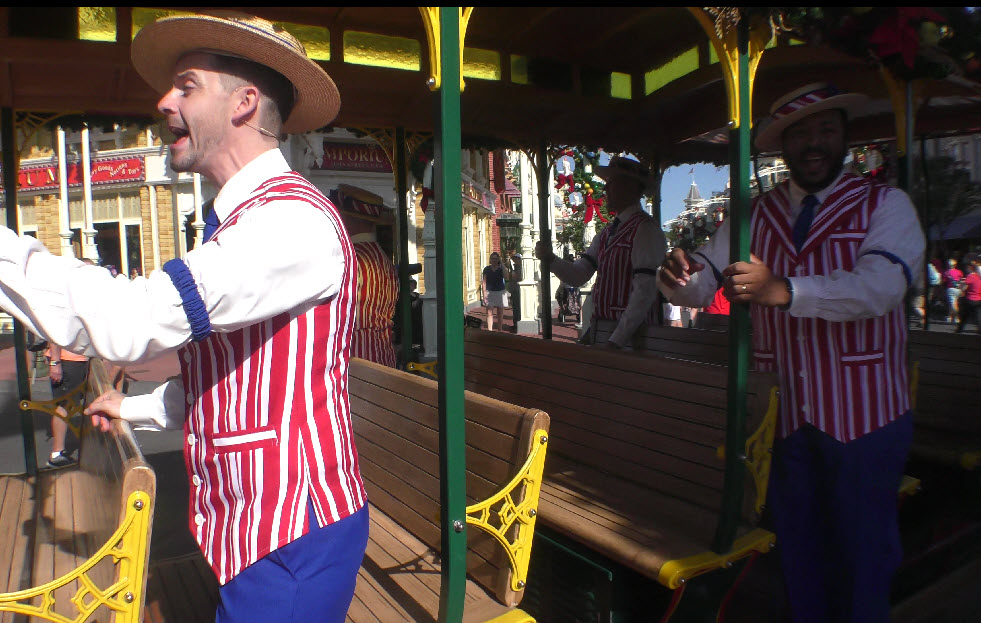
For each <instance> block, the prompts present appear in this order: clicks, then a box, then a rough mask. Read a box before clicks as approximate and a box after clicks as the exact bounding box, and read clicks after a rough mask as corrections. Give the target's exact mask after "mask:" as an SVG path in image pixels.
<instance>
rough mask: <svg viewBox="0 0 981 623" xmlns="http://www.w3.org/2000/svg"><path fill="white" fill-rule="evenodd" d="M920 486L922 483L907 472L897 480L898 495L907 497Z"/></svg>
mask: <svg viewBox="0 0 981 623" xmlns="http://www.w3.org/2000/svg"><path fill="white" fill-rule="evenodd" d="M921 488H922V483H921V482H920V479H919V478H916V477H915V476H910V475H908V474H904V475H903V479H902V480H901V481H899V496H900V497H909V496H911V495H914V494H916V493H919V492H920V489H921Z"/></svg>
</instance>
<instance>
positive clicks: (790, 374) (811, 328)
mask: <svg viewBox="0 0 981 623" xmlns="http://www.w3.org/2000/svg"><path fill="white" fill-rule="evenodd" d="M890 191H891V189H890V188H889V187H887V186H884V185H882V184H879V183H876V182H871V181H869V180H866V179H863V178H861V177H858V176H855V175H851V174H846V175H843V176H842V178H841V179H840V180H839V182H838V185H837V186H835V188H834V189H833V191H832V192H831V194H830V195H829V196H828V197H827V199H825V201H824V203H823V204H822V206H821V208H820V210H819V211H818V212H817V214H816V216H815V218H814V221H813V223H812V225H811V230H810V233H809V234H808V236H807V240H806V242H805V243H804V246H803V248H802V249H801V252H800V254H799V255H798V254H797V251H796V250H795V248H794V244H793V236H792V230H793V223H792V222H791V221H790V216H789V214H790V212H789V209H788V207H789V204H790V190H789V186H788V184H787V183H784V184H782V185H780V186H778V187H777V188H775V189H774V190H772V191H771V192H769V193H767V194H765V195H763V196H762V197H759V198H758V199H757V200H756V202H755V204H754V206H753V216H752V220H751V232H752V241H753V242H752V252H753V253H754V254H755V255H756V256H757V257H759V258H760V260H762V261H763V263H764V264H766V265H767V266H769V267H770V269H771V270H772V271H773V272H774V273H775V274H777V275H785V276H788V277H804V276H808V275H828V274H830V273H831V272H832V271H834V270H845V271H850V270H852V269H853V268H854V267H855V264H856V263H857V262H858V259H859V255H858V252H859V247H860V246H861V244H862V241H863V240H864V239H865V236H866V234H867V232H868V228H869V222H870V220H871V217H872V213H873V212H874V211H875V209H876V207H877V206H879V205H880V204H881V202H882V201H883V200H884V198H885V196H886V195H887V193H889V192H890ZM751 312H752V315H753V351H754V352H753V356H754V360H755V364H756V369H758V370H763V371H775V372H777V373H778V374H779V376H780V386H781V396H780V424H779V428H778V434H779V435H781V436H784V437H786V436H787V435H789V434H790V433H792V432H794V431H795V430H797V428H798V427H800V426H801V425H802V424H803V423H805V422H807V423H810V424H812V425H814V426H815V427H817V428H819V429H820V430H822V431H824V432H826V433H828V434H829V435H832V436H833V437H835V438H836V439H838V440H840V441H844V442H847V441H851V440H853V439H855V438H857V437H860V436H862V435H864V434H866V433H870V432H872V431H874V430H876V429H878V428H880V427H882V426H885V425H886V424H888V423H890V422H892V421H893V420H894V419H895V418H896V417H898V416H899V415H902V414H903V413H905V412H906V411H907V410H908V409H909V408H910V404H909V379H908V374H907V365H906V322H905V318H904V315H903V309H902V305H898V306H896V308H894V309H892V310H891V311H889V312H888V313H887V314H885V315H884V316H879V317H877V318H868V319H863V320H852V321H848V322H831V321H828V320H823V319H821V318H797V317H794V316H791V315H790V314H789V313H787V312H784V311H780V310H779V309H777V308H774V307H762V306H758V305H753V306H752V308H751Z"/></svg>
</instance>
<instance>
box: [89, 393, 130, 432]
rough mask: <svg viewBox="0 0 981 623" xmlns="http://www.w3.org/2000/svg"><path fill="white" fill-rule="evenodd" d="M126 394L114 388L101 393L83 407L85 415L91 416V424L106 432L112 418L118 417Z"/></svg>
mask: <svg viewBox="0 0 981 623" xmlns="http://www.w3.org/2000/svg"><path fill="white" fill-rule="evenodd" d="M125 397H126V396H125V395H123V394H122V392H119V391H117V390H115V389H110V390H109V391H107V392H105V393H103V394H102V395H101V396H99V397H98V398H96V399H95V400H93V401H92V402H91V404H89V406H87V407H85V415H88V416H90V417H91V418H92V426H94V427H95V428H98V429H99V430H101V431H103V432H108V431H109V428H110V426H112V420H113V419H118V418H119V417H120V415H119V412H120V409H121V408H122V405H123V398H125Z"/></svg>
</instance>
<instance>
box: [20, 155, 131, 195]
mask: <svg viewBox="0 0 981 623" xmlns="http://www.w3.org/2000/svg"><path fill="white" fill-rule="evenodd" d="M65 176H66V177H67V178H68V187H69V188H77V187H80V186H81V185H82V165H81V163H79V162H70V163H68V164H67V165H66V166H65ZM145 179H146V166H145V162H144V159H143V156H135V157H132V158H95V159H93V160H92V174H91V176H90V181H91V183H92V185H93V186H106V185H109V184H120V183H123V182H142V181H144V180H145ZM17 187H18V188H19V189H20V190H23V191H31V190H52V189H55V188H58V187H59V183H58V165H57V164H45V165H30V166H26V167H21V168H20V169H19V170H18V171H17Z"/></svg>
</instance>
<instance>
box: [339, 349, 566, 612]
mask: <svg viewBox="0 0 981 623" xmlns="http://www.w3.org/2000/svg"><path fill="white" fill-rule="evenodd" d="M437 389H438V388H437V385H436V383H435V382H434V381H431V380H429V379H424V378H421V377H418V376H415V375H412V374H409V373H407V372H402V371H400V370H395V369H392V368H387V367H384V366H379V365H376V364H373V363H370V362H367V361H364V360H361V359H352V361H351V371H350V395H351V413H352V420H353V425H354V432H355V436H356V442H357V447H358V454H359V464H360V467H361V473H362V477H363V478H364V481H365V487H366V488H367V490H368V499H369V502H370V504H371V510H370V514H371V526H370V530H369V541H368V549H367V553H366V554H365V559H364V562H363V564H362V568H361V571H360V574H359V576H358V581H357V588H356V590H355V595H354V600H353V602H352V604H351V609H350V611H349V613H348V620H349V621H353V622H360V621H385V622H386V623H387V622H389V621H413V622H421V621H435V620H436V617H437V612H438V609H439V601H440V596H439V590H440V573H441V567H440V560H439V549H440V529H441V528H440V526H439V504H440V489H439V451H438V448H439V426H438V394H437ZM465 415H466V443H467V497H468V500H469V501H470V503H471V506H469V507H468V508H467V523H468V524H469V525H470V529H469V530H468V556H467V576H468V577H467V589H466V609H465V620H467V621H489V620H492V619H495V617H499V616H505V615H506V616H508V617H509V618H507V621H509V622H511V621H513V622H514V623H519V622H522V621H531V620H533V619H531V618H530V617H528V616H527V615H526V614H524V613H523V612H521V611H519V610H515V607H516V606H517V605H518V603H519V602H520V600H521V597H522V595H523V592H524V591H523V589H524V587H525V578H526V574H527V569H528V560H529V557H530V549H531V542H532V537H533V535H534V527H535V519H536V516H537V511H538V490H539V486H540V483H541V470H542V466H543V463H544V459H545V450H546V446H547V442H548V437H547V435H548V426H549V418H548V416H547V415H546V414H545V413H544V412H542V411H539V410H537V409H526V408H522V407H517V406H515V405H513V404H508V403H505V402H501V401H498V400H493V399H490V398H487V397H485V396H480V395H476V394H472V393H470V392H466V395H465ZM502 486H503V489H502ZM481 501H483V502H481ZM485 530H487V531H485ZM492 532H493V533H494V534H495V535H496V536H492V535H491V533H492ZM497 537H500V539H499V538H497ZM504 543H508V546H507V548H506V549H505V547H503V545H504Z"/></svg>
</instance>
